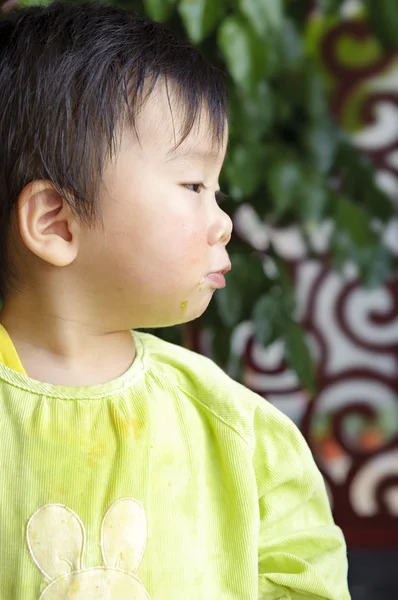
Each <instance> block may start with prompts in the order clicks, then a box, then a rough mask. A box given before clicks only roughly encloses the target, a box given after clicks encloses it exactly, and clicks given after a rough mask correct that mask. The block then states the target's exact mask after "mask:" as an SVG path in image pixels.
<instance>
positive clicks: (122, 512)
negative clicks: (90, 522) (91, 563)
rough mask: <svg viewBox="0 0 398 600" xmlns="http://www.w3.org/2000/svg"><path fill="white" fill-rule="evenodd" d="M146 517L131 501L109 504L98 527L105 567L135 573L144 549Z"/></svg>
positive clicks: (125, 499) (121, 500) (136, 503)
mask: <svg viewBox="0 0 398 600" xmlns="http://www.w3.org/2000/svg"><path fill="white" fill-rule="evenodd" d="M146 536H147V530H146V517H145V511H144V508H143V506H142V505H141V504H140V503H139V502H138V501H137V500H134V499H133V498H120V500H116V502H114V503H113V504H112V506H111V507H110V508H109V509H108V511H107V513H106V514H105V516H104V519H103V521H102V526H101V550H102V558H103V561H104V564H105V566H107V567H110V568H118V569H122V570H124V571H128V572H130V573H135V571H136V570H137V569H138V567H139V565H140V562H141V560H142V557H143V555H144V551H145V546H146Z"/></svg>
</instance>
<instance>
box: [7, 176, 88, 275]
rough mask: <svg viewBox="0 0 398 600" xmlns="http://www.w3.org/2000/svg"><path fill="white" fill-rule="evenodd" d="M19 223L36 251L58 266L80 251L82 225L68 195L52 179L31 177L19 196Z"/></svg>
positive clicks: (70, 259) (25, 236)
mask: <svg viewBox="0 0 398 600" xmlns="http://www.w3.org/2000/svg"><path fill="white" fill-rule="evenodd" d="M18 226H19V231H20V235H21V237H22V239H23V242H24V244H25V245H26V247H27V248H29V250H30V251H31V252H33V254H36V256H38V257H39V258H41V259H43V260H45V261H46V262H48V263H50V264H52V265H54V266H56V267H65V266H67V265H70V264H71V263H72V262H73V261H74V260H75V258H76V256H77V253H78V246H79V245H78V240H79V229H80V228H79V225H78V223H77V221H76V219H75V217H74V215H73V213H72V210H71V208H70V207H69V206H68V204H67V202H66V201H65V199H64V198H63V197H62V196H61V195H60V193H59V192H58V191H57V190H56V189H55V187H54V186H53V185H52V183H51V182H49V181H32V182H31V183H29V184H28V185H27V186H26V187H25V188H24V189H23V190H22V192H21V193H20V195H19V198H18Z"/></svg>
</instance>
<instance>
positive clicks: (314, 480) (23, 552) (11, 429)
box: [0, 332, 350, 600]
mask: <svg viewBox="0 0 398 600" xmlns="http://www.w3.org/2000/svg"><path fill="white" fill-rule="evenodd" d="M132 335H133V336H134V339H135V342H136V347H137V357H136V360H135V361H134V363H133V365H132V366H131V367H130V369H129V370H128V371H127V372H126V373H125V374H124V375H123V376H122V377H120V378H118V379H116V380H114V381H111V382H109V383H106V384H103V385H97V386H87V387H62V386H54V385H50V384H45V383H40V382H38V381H35V380H33V379H30V378H28V377H27V376H25V375H23V374H21V373H17V372H16V371H14V370H12V369H11V368H9V367H7V366H5V365H1V364H0V440H1V453H0V598H1V599H2V600H38V599H39V598H40V599H41V600H61V599H62V600H99V599H101V600H133V599H134V600H143V599H150V600H258V599H262V600H299V599H300V600H304V599H314V600H315V599H316V600H319V599H321V598H322V599H327V600H348V599H349V597H350V596H349V592H348V589H347V562H346V548H345V543H344V538H343V535H342V533H341V531H340V529H339V528H338V527H336V526H335V524H334V522H333V519H332V516H331V511H330V507H329V503H328V499H327V495H326V491H325V486H324V482H323V479H322V476H321V474H320V472H319V471H318V469H317V467H316V466H315V463H314V461H313V458H312V455H311V452H310V450H309V448H308V446H307V444H306V442H305V441H304V439H303V437H302V435H301V434H300V432H299V431H298V429H297V428H296V426H295V425H294V424H293V423H292V422H291V421H290V420H289V419H288V418H287V417H286V416H284V415H283V414H282V413H280V412H279V411H278V410H276V409H275V408H274V407H273V406H272V405H270V404H269V403H267V402H266V401H265V400H264V399H263V398H261V397H260V396H257V395H256V394H254V393H253V392H251V391H249V390H248V389H246V388H244V387H243V386H241V385H240V384H238V383H236V382H235V381H233V380H232V379H230V378H229V377H228V376H227V375H226V374H225V373H224V372H222V371H221V370H220V369H219V368H218V367H217V366H216V365H215V364H214V363H213V362H211V361H210V360H209V359H207V358H205V357H203V356H200V355H198V354H195V353H193V352H190V351H188V350H186V349H184V348H180V347H179V346H174V345H172V344H168V343H166V342H164V341H161V340H159V339H157V338H156V337H154V336H152V335H148V334H143V333H137V332H133V334H132Z"/></svg>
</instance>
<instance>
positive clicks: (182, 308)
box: [180, 300, 188, 317]
mask: <svg viewBox="0 0 398 600" xmlns="http://www.w3.org/2000/svg"><path fill="white" fill-rule="evenodd" d="M187 306H188V300H183V302H181V306H180V313H181V316H182V317H185V314H186V312H187Z"/></svg>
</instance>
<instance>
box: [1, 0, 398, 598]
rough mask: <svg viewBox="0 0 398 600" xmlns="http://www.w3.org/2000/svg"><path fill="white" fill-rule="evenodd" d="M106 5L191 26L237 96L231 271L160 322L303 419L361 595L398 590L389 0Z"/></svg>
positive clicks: (225, 176)
mask: <svg viewBox="0 0 398 600" xmlns="http://www.w3.org/2000/svg"><path fill="white" fill-rule="evenodd" d="M29 3H30V2H29V0H24V1H23V2H21V3H19V5H27V4H29ZM31 3H32V4H37V3H38V2H37V1H34V0H33V1H32V2H31ZM108 3H109V4H115V5H118V6H124V7H126V8H129V9H132V10H134V11H136V12H137V13H139V14H146V15H148V16H150V17H151V18H153V19H155V20H159V21H165V22H167V23H168V24H169V26H170V27H172V28H173V29H176V30H178V31H180V32H181V33H182V34H183V35H185V36H188V37H189V38H190V40H191V41H192V42H193V44H194V45H196V46H198V47H199V48H200V49H201V51H202V52H203V53H204V54H205V55H206V56H207V57H208V58H209V59H210V61H211V62H212V63H213V64H215V65H217V66H218V67H219V68H220V69H221V70H222V71H223V72H224V73H225V79H226V82H227V85H228V87H229V92H230V98H231V115H230V145H229V151H228V156H227V160H226V164H225V168H224V170H223V173H222V179H221V185H222V189H223V191H224V192H225V193H226V194H227V199H226V200H225V201H224V205H223V208H224V209H225V210H226V211H227V212H228V213H229V214H230V215H231V216H232V217H233V220H234V224H235V233H234V236H233V239H232V242H231V245H230V248H229V249H230V254H231V260H232V265H233V269H232V271H231V273H230V274H229V275H228V276H227V277H228V281H227V287H226V288H225V289H224V290H220V291H218V292H217V294H216V295H215V298H214V300H213V302H212V304H211V306H210V308H209V309H208V311H207V312H206V313H205V315H204V316H203V317H202V318H201V319H199V320H198V321H196V322H194V323H192V324H189V325H186V326H183V327H177V328H173V329H167V330H166V329H165V330H158V331H157V332H156V333H157V334H158V335H160V336H162V337H164V338H166V339H170V340H172V341H174V342H177V343H180V344H184V345H186V346H188V347H190V348H193V349H195V350H197V351H199V352H202V353H204V354H207V355H210V356H211V357H212V358H213V359H214V360H215V361H216V362H218V363H219V364H220V365H221V366H222V367H223V368H224V369H225V370H227V371H228V372H229V373H230V374H231V376H233V377H234V378H236V379H238V380H240V381H241V382H243V383H244V384H245V385H247V386H248V387H250V388H251V389H253V390H255V391H256V392H258V393H259V394H261V395H262V396H263V397H264V398H266V399H267V400H269V401H270V402H272V403H273V404H274V405H276V406H277V407H278V408H279V409H280V410H282V411H283V412H284V413H286V414H287V415H288V416H289V417H291V418H292V419H293V421H295V423H296V424H297V425H298V426H299V427H300V429H301V430H302V432H303V433H304V435H305V437H306V439H307V441H308V443H309V445H310V447H311V449H312V452H313V454H314V457H315V459H316V461H317V463H318V465H319V467H320V469H321V471H322V473H323V475H324V478H325V481H326V485H327V489H328V493H329V497H330V501H331V504H332V508H333V512H334V516H335V519H336V521H337V523H338V524H339V525H340V526H341V527H342V529H343V531H344V533H345V536H346V539H347V543H348V547H349V561H350V588H351V593H352V598H353V600H393V599H394V598H398V310H397V308H398V280H397V265H398V261H397V258H398V214H397V210H398V1H397V0H377V1H376V0H363V1H361V0H119V1H115V2H112V1H109V2H108ZM0 4H1V0H0ZM17 5H18V3H17V2H16V1H15V0H8V2H6V3H4V2H3V3H2V11H3V14H5V13H6V12H8V11H10V10H13V9H14V8H15V7H16V6H17Z"/></svg>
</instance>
